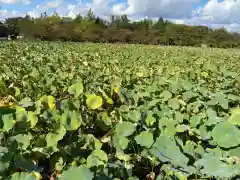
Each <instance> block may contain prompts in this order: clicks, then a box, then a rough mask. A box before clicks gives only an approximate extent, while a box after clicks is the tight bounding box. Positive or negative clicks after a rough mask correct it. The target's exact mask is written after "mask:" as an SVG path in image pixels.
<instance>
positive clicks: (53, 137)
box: [45, 127, 66, 148]
mask: <svg viewBox="0 0 240 180" xmlns="http://www.w3.org/2000/svg"><path fill="white" fill-rule="evenodd" d="M65 134H66V130H65V129H64V128H63V127H61V128H59V129H57V131H56V132H55V133H48V134H47V136H46V139H45V140H46V142H47V147H53V148H55V147H57V144H58V141H60V140H62V138H63V137H64V135H65Z"/></svg>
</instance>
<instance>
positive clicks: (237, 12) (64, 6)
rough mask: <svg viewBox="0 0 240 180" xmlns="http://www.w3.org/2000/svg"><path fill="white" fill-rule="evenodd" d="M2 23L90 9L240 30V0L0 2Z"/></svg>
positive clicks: (104, 13)
mask: <svg viewBox="0 0 240 180" xmlns="http://www.w3.org/2000/svg"><path fill="white" fill-rule="evenodd" d="M0 6H1V9H0V20H3V19H5V18H7V17H12V16H16V15H19V16H24V15H25V14H26V13H27V14H29V15H31V16H33V17H37V16H39V15H40V14H41V13H43V12H47V13H48V14H51V13H52V12H54V11H57V12H58V13H59V14H60V15H61V16H69V17H75V16H76V15H77V14H79V13H80V14H85V13H86V12H87V10H88V9H89V8H91V9H92V10H93V12H94V13H95V14H96V15H98V16H100V17H102V18H106V19H107V18H108V17H110V15H121V14H127V15H128V16H129V18H131V19H133V20H139V19H142V18H145V17H148V18H157V17H160V16H163V17H164V18H165V19H169V20H171V21H174V22H176V23H185V24H192V25H207V26H210V27H222V26H224V27H226V28H227V29H229V30H232V31H240V18H239V17H240V0H0Z"/></svg>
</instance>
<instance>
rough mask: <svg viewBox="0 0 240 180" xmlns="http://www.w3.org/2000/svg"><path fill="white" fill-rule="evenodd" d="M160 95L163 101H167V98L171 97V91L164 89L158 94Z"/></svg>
mask: <svg viewBox="0 0 240 180" xmlns="http://www.w3.org/2000/svg"><path fill="white" fill-rule="evenodd" d="M160 97H161V98H162V100H163V101H168V100H169V99H171V98H172V93H171V92H169V91H167V90H165V91H163V92H162V93H161V94H160Z"/></svg>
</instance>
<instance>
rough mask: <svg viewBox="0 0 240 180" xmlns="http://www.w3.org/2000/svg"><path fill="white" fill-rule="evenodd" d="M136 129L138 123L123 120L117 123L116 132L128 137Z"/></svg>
mask: <svg viewBox="0 0 240 180" xmlns="http://www.w3.org/2000/svg"><path fill="white" fill-rule="evenodd" d="M135 131H136V124H133V123H130V122H122V123H119V124H117V125H116V133H117V135H119V136H124V137H128V136H130V135H132V134H133V133H134V132H135Z"/></svg>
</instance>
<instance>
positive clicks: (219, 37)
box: [0, 9, 240, 48]
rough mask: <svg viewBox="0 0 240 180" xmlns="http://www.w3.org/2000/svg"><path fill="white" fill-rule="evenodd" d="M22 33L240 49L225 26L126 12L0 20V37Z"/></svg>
mask: <svg viewBox="0 0 240 180" xmlns="http://www.w3.org/2000/svg"><path fill="white" fill-rule="evenodd" d="M8 35H11V36H12V37H16V36H19V35H20V36H24V38H27V39H41V40H47V41H57V40H60V41H74V42H86V41H88V42H104V43H105V42H107V43H133V44H155V45H179V46H209V47H219V48H235V47H239V48H240V34H238V33H231V32H228V31H227V30H226V29H224V28H219V29H211V28H209V27H206V26H188V25H184V24H175V23H173V22H170V21H168V20H164V19H163V17H159V19H158V20H157V21H153V20H151V19H143V20H141V21H137V22H132V21H130V20H129V18H128V16H127V15H121V16H112V17H111V19H110V20H109V21H106V20H103V19H101V18H99V17H97V16H95V15H94V13H93V12H92V11H91V9H90V10H89V11H88V13H87V15H86V16H82V15H80V14H79V15H77V16H76V18H74V19H72V18H68V17H60V16H59V15H58V14H57V13H54V14H53V15H51V16H48V15H47V14H46V13H44V14H42V15H41V16H40V17H38V18H32V17H30V16H28V15H26V16H25V17H14V18H8V19H6V20H5V21H4V22H0V37H4V36H8Z"/></svg>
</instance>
